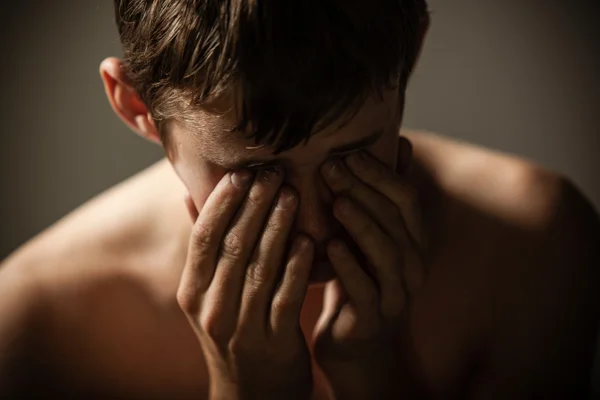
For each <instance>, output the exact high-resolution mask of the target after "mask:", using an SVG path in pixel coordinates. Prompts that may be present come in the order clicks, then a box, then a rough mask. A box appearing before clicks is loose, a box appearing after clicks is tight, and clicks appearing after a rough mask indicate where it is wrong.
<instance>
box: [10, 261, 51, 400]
mask: <svg viewBox="0 0 600 400" xmlns="http://www.w3.org/2000/svg"><path fill="white" fill-rule="evenodd" d="M0 293H1V300H0V398H3V399H4V398H25V397H27V396H29V395H32V394H33V393H32V390H40V389H41V388H46V389H49V387H48V385H47V384H48V383H49V382H50V378H49V377H48V374H47V372H48V371H47V370H45V368H43V365H42V364H41V362H40V361H41V360H44V359H45V358H44V357H39V352H40V351H42V349H41V347H40V346H39V344H40V343H41V341H40V340H39V339H40V336H38V333H39V332H40V320H41V318H40V317H41V316H42V315H43V314H44V312H43V310H42V306H41V305H42V304H43V302H42V301H41V297H42V296H41V292H40V291H39V290H38V289H37V288H36V285H35V284H34V283H33V279H31V278H30V277H28V276H27V275H26V273H25V271H24V270H23V268H20V265H17V264H16V263H4V264H3V265H0ZM41 390H44V389H41Z"/></svg>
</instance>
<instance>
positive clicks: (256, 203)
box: [0, 0, 600, 399]
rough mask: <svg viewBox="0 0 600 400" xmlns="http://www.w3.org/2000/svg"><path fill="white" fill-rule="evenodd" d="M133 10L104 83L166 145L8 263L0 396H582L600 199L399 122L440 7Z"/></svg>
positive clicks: (155, 3) (131, 4) (126, 115)
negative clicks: (158, 156) (121, 51)
mask: <svg viewBox="0 0 600 400" xmlns="http://www.w3.org/2000/svg"><path fill="white" fill-rule="evenodd" d="M115 7H116V15H117V22H118V25H119V29H120V34H121V39H122V42H123V45H124V48H125V60H124V61H120V60H117V59H114V58H110V59H107V60H105V61H104V62H103V63H102V65H101V76H102V79H103V81H104V84H105V88H106V93H107V95H108V99H109V101H110V103H111V105H112V106H113V108H114V110H115V112H116V113H117V114H118V115H119V116H120V117H121V118H122V119H123V121H124V122H125V123H126V124H128V125H129V126H130V127H131V128H132V129H133V130H134V131H136V132H137V133H139V134H140V135H142V136H144V137H146V138H148V139H150V140H153V141H155V142H157V143H160V144H162V145H163V146H164V148H165V151H166V154H167V160H164V161H161V162H159V163H157V164H156V165H154V166H152V167H150V168H149V169H147V170H146V171H144V172H142V173H140V174H139V175H137V176H135V177H133V178H131V179H129V180H128V181H126V182H124V183H122V184H121V185H119V186H117V187H115V188H113V189H111V190H109V191H107V192H106V193H104V194H102V195H100V196H99V197H98V198H96V199H94V200H92V201H90V202H89V203H88V204H85V205H84V206H82V207H81V208H80V209H78V210H76V211H74V212H73V213H71V214H70V215H68V216H66V217H65V218H64V219H62V220H61V221H59V222H58V223H56V224H55V225H54V226H52V227H50V228H49V229H48V230H46V231H45V232H43V233H41V234H40V235H38V236H37V237H36V238H34V239H32V240H31V241H30V242H29V243H27V244H25V245H24V246H23V247H22V248H21V249H19V250H18V251H16V252H15V253H14V254H13V255H11V256H10V257H9V258H8V259H7V260H5V261H4V263H3V265H2V267H1V269H0V293H1V299H2V300H1V301H0V398H32V397H34V396H35V395H39V396H40V397H43V398H54V397H57V396H61V395H62V396H64V397H65V398H77V397H81V398H86V399H88V398H102V399H109V398H126V399H200V398H206V397H208V396H211V397H213V398H221V399H235V398H258V399H268V398H281V399H290V398H309V397H310V396H311V395H312V396H313V397H314V398H327V397H329V398H332V397H335V398H340V399H346V398H357V399H366V398H373V399H383V398H423V397H427V398H429V397H431V398H441V399H447V398H473V399H519V398H524V399H525V398H526V399H530V398H552V399H556V398H565V399H574V398H581V397H583V396H584V395H585V393H586V391H587V389H588V385H589V380H590V370H591V366H592V360H593V353H594V349H595V343H596V337H597V325H598V316H599V314H598V312H599V301H598V299H597V298H596V296H595V291H596V288H597V287H598V286H599V283H600V282H599V278H600V277H599V271H598V267H599V266H600V257H599V254H598V251H599V250H598V242H599V238H600V236H599V232H600V222H599V219H598V216H597V215H596V213H595V212H594V210H593V209H592V207H591V205H590V204H589V203H588V202H587V201H586V200H585V199H584V198H583V196H582V195H581V194H580V193H579V192H578V191H577V190H576V189H575V188H574V187H573V185H572V184H571V183H570V182H569V181H568V180H567V179H565V178H564V177H562V176H560V175H557V174H555V173H553V172H551V171H547V170H544V169H542V168H541V167H539V166H536V165H533V164H532V163H529V162H527V161H524V160H520V159H517V158H515V157H512V156H510V155H505V154H500V153H497V152H493V151H489V150H486V149H482V148H479V147H475V146H471V145H468V144H466V143H459V142H455V141H452V140H449V139H446V138H443V137H442V136H439V135H434V134H430V133H425V132H408V131H406V132H405V131H403V132H402V133H401V135H399V132H400V124H401V120H402V110H403V103H404V92H405V87H406V82H407V79H408V76H409V74H410V71H411V70H412V68H413V66H414V63H415V61H416V58H417V55H418V52H419V49H420V46H421V43H422V39H423V37H424V33H425V32H426V30H427V27H428V24H429V17H428V15H427V13H426V10H425V7H426V6H425V3H424V1H419V0H413V1H408V0H404V1H399V0H377V1H376V2H375V3H373V2H372V1H366V0H360V1H353V2H348V1H342V0H335V1H329V2H323V1H285V2H283V1H266V0H260V1H243V0H233V1H230V2H209V1H191V0H189V1H175V0H152V1H141V0H115ZM240 131H244V132H245V133H246V134H249V136H247V137H244V135H243V134H242V133H241V132H240ZM271 133H274V134H275V135H273V136H271V135H270V134H271ZM252 135H254V136H252ZM309 136H310V140H308V141H305V139H306V138H308V137H309ZM255 139H256V140H255ZM260 145H262V146H260ZM278 150H281V151H278ZM361 156H362V157H361ZM361 160H362V163H361ZM331 161H333V162H334V165H335V167H334V168H333V170H332V169H331V164H330V163H329V162H331ZM261 162H264V163H266V164H265V165H260V164H259V163H261ZM328 171H333V172H338V173H339V174H338V175H339V176H337V177H336V176H333V177H331V176H330V175H329V174H328ZM187 193H189V197H186V195H187ZM184 198H186V199H187V200H186V201H185V202H184V200H183V199H184ZM285 198H287V199H290V200H289V201H282V199H285ZM345 204H349V205H350V208H344V207H343V206H344V205H345ZM185 205H187V207H186V206H185ZM278 205H279V206H278ZM344 210H347V212H344ZM340 244H341V245H342V246H341V249H342V252H341V253H339V252H336V251H335V250H336V249H339V248H340V246H339V245H340ZM344 249H346V250H344ZM309 281H311V282H312V284H311V285H310V286H308V284H309ZM318 282H321V284H318ZM3 396H5V397H3ZM28 396H29V397H28Z"/></svg>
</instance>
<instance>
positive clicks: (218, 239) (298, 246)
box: [177, 168, 314, 399]
mask: <svg viewBox="0 0 600 400" xmlns="http://www.w3.org/2000/svg"><path fill="white" fill-rule="evenodd" d="M282 182H283V173H282V172H281V170H277V169H273V168H271V169H268V170H261V171H260V172H258V173H257V176H256V177H255V179H254V180H253V179H252V174H251V173H250V172H249V171H245V170H242V171H236V172H233V173H227V174H225V176H224V177H223V179H221V181H220V182H219V183H218V184H217V186H216V187H215V189H214V190H213V192H212V193H211V195H210V196H209V197H208V199H207V201H206V203H205V205H204V207H203V208H202V210H201V212H200V214H199V215H198V217H197V219H196V222H195V225H194V228H193V231H192V235H191V238H190V244H189V249H188V257H187V262H186V266H185V269H184V271H183V275H182V279H181V282H180V285H179V289H178V292H177V300H178V302H179V305H180V306H181V308H182V309H183V311H184V313H185V315H186V316H187V318H188V320H189V322H190V323H191V325H192V327H193V329H194V331H195V333H196V335H197V337H198V339H199V340H200V342H201V345H202V348H203V350H204V353H205V356H206V362H207V366H208V369H209V371H210V375H211V376H210V394H211V398H221V399H239V398H260V399H269V398H285V399H288V398H289V399H292V398H308V397H309V396H310V395H311V393H312V385H313V382H312V372H311V362H310V354H309V351H308V348H307V345H306V342H305V339H304V336H303V334H302V331H301V330H300V323H299V318H300V310H301V308H302V304H303V302H304V297H305V295H306V290H307V287H308V278H309V274H310V268H311V265H312V259H313V253H314V250H313V245H312V243H311V241H310V239H308V237H306V236H298V237H296V238H295V240H294V243H293V245H292V247H291V250H290V252H289V253H287V252H286V244H287V240H288V236H289V233H290V230H291V227H292V224H293V221H294V216H295V213H296V209H297V204H298V200H297V195H296V194H295V193H294V192H293V191H292V189H291V188H289V187H281V185H282Z"/></svg>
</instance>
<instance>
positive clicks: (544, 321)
mask: <svg viewBox="0 0 600 400" xmlns="http://www.w3.org/2000/svg"><path fill="white" fill-rule="evenodd" d="M533 185H534V187H536V186H537V190H538V191H540V190H541V193H538V194H535V193H529V194H530V195H531V196H542V197H544V198H546V199H547V200H546V201H543V202H541V203H540V205H539V206H538V207H542V206H543V212H542V213H540V215H541V216H543V217H541V218H539V219H538V220H537V221H536V224H535V225H532V226H529V229H530V231H525V233H524V236H523V239H522V244H521V245H520V246H519V251H518V252H515V255H516V257H512V256H511V258H510V260H513V261H514V265H507V266H506V270H507V271H509V272H508V273H506V274H505V275H504V276H505V280H504V281H502V280H500V285H504V286H505V287H506V288H507V290H508V291H509V293H506V295H503V296H502V297H501V301H499V302H498V304H496V305H495V306H496V310H497V312H498V314H499V317H498V327H497V330H496V332H495V336H494V338H493V341H492V342H491V343H490V346H489V353H488V354H487V355H486V357H485V359H484V360H483V363H482V365H481V368H480V370H479V371H478V372H477V374H476V376H475V378H474V380H473V382H472V385H471V390H470V394H471V397H472V398H476V399H484V398H485V399H494V398H512V399H517V398H565V399H571V398H585V397H584V396H585V395H586V394H587V392H588V391H589V388H590V377H591V370H592V365H593V358H594V351H595V349H596V343H597V339H598V326H599V324H598V322H599V320H600V318H599V317H600V302H599V298H598V296H597V295H596V293H597V291H598V288H599V286H600V249H599V246H598V244H599V243H600V220H599V218H598V215H597V213H596V212H595V210H594V209H593V207H592V205H591V204H590V203H589V202H588V201H587V200H586V199H585V197H584V196H583V195H582V194H581V193H580V192H579V191H578V190H577V189H576V188H575V187H574V185H573V184H571V183H570V182H569V181H568V180H565V179H562V178H556V177H554V178H553V179H549V178H548V175H545V176H543V177H542V178H541V180H540V179H538V180H537V182H533ZM538 200H539V199H538ZM533 228H535V229H533Z"/></svg>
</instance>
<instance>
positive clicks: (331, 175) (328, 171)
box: [323, 160, 343, 179]
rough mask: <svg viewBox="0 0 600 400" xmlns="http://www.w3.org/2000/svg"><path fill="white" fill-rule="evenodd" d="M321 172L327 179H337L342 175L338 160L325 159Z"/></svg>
mask: <svg viewBox="0 0 600 400" xmlns="http://www.w3.org/2000/svg"><path fill="white" fill-rule="evenodd" d="M323 173H324V175H325V177H326V178H328V179H339V178H341V177H342V176H343V172H342V166H341V165H340V162H339V160H334V161H327V162H326V163H325V164H324V165H323Z"/></svg>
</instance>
